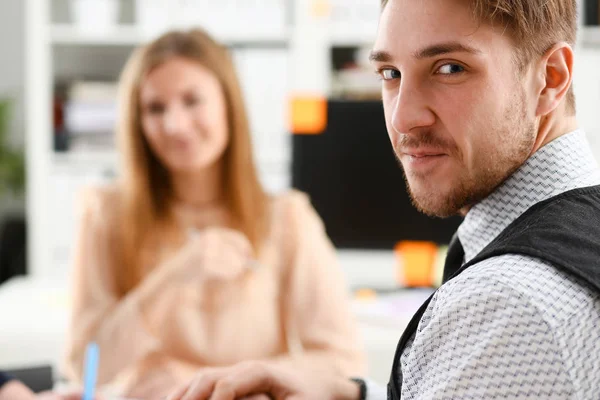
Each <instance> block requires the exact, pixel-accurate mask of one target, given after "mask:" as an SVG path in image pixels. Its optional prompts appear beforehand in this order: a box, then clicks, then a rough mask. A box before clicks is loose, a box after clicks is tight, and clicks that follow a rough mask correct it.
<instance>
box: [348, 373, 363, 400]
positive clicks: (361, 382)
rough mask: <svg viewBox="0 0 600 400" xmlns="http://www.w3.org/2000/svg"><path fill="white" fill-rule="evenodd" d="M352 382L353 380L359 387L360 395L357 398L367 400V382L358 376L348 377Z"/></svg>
mask: <svg viewBox="0 0 600 400" xmlns="http://www.w3.org/2000/svg"><path fill="white" fill-rule="evenodd" d="M350 380H351V381H352V382H355V383H356V384H357V385H358V387H359V389H360V397H359V400H367V384H366V383H365V381H364V380H363V379H360V378H350Z"/></svg>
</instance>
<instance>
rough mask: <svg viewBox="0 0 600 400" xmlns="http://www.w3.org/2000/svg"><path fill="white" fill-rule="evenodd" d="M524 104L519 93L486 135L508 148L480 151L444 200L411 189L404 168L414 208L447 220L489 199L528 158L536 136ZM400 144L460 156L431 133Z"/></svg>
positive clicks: (432, 194)
mask: <svg viewBox="0 0 600 400" xmlns="http://www.w3.org/2000/svg"><path fill="white" fill-rule="evenodd" d="M524 103H525V102H524V95H523V94H521V96H520V97H519V98H518V101H516V102H514V103H513V106H512V107H509V108H508V109H507V110H506V112H505V113H504V118H503V120H502V121H498V123H497V124H496V125H494V126H493V127H492V128H491V129H490V130H489V134H492V135H494V137H496V138H498V140H499V143H509V144H511V145H510V147H499V148H498V147H497V148H494V149H489V150H488V151H487V152H485V153H484V149H480V152H479V153H478V154H479V156H478V157H477V158H476V159H475V160H474V170H473V171H471V174H469V175H465V176H463V177H461V179H460V180H459V181H458V183H457V184H456V185H455V186H454V187H452V188H451V190H450V192H449V193H447V194H446V195H445V196H444V197H440V196H439V195H438V196H436V193H425V194H423V195H422V196H419V195H418V194H417V193H415V192H414V191H413V190H412V188H411V186H410V183H409V180H408V177H407V175H406V171H404V169H403V174H404V181H405V183H406V187H407V189H408V193H409V196H410V198H411V202H412V204H413V206H414V207H415V208H417V209H418V210H419V211H420V212H422V213H424V214H426V215H428V216H431V217H440V218H446V217H451V216H454V215H458V214H460V213H461V211H463V210H468V209H469V208H470V207H472V206H473V205H475V204H477V203H479V202H480V201H482V200H483V199H485V198H486V197H488V196H489V195H490V194H491V193H492V192H493V191H494V190H496V188H497V187H498V186H500V185H501V184H502V183H503V182H504V181H505V180H506V179H507V178H509V177H510V176H511V175H512V174H513V173H514V172H515V171H516V170H517V169H518V168H519V167H521V165H523V163H524V162H525V161H526V160H527V158H528V157H529V155H530V153H531V150H532V148H533V144H534V142H535V137H536V127H535V123H534V121H531V120H528V118H527V114H526V110H525V104H524ZM501 123H502V125H500V124H501ZM399 145H400V146H399V148H402V147H405V146H410V147H411V148H419V147H421V146H435V147H436V148H440V149H444V150H446V151H448V152H449V153H450V155H451V156H452V157H458V159H459V160H460V156H461V154H460V150H459V149H458V148H457V147H456V145H455V144H454V143H448V142H447V141H444V140H443V139H438V138H436V137H435V136H434V134H433V133H431V132H425V133H423V134H419V136H412V135H411V136H406V135H405V136H403V137H402V140H401V143H399Z"/></svg>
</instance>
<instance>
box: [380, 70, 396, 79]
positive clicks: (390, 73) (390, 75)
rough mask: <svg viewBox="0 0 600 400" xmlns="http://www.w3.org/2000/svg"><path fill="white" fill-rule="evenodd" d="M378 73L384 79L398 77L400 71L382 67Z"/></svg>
mask: <svg viewBox="0 0 600 400" xmlns="http://www.w3.org/2000/svg"><path fill="white" fill-rule="evenodd" d="M379 75H381V78H382V79H383V80H384V81H390V80H392V79H398V78H400V71H398V70H397V69H392V68H383V69H381V70H380V71H379Z"/></svg>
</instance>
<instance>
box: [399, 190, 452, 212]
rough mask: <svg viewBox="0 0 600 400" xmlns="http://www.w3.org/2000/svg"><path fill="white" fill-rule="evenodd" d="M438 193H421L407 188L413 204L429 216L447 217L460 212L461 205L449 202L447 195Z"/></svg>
mask: <svg viewBox="0 0 600 400" xmlns="http://www.w3.org/2000/svg"><path fill="white" fill-rule="evenodd" d="M440 193H441V192H438V193H437V196H435V195H432V194H431V193H428V194H422V195H421V194H419V193H414V192H413V191H412V190H409V194H410V198H411V201H412V204H413V206H414V207H415V208H416V209H417V210H419V212H421V213H423V214H425V215H427V216H429V217H437V218H448V217H453V216H455V215H459V214H461V208H462V205H457V204H454V203H452V202H449V201H448V200H449V197H448V196H445V197H443V196H440Z"/></svg>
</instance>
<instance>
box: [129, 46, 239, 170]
mask: <svg viewBox="0 0 600 400" xmlns="http://www.w3.org/2000/svg"><path fill="white" fill-rule="evenodd" d="M140 105H141V119H142V129H143V134H144V136H145V137H146V140H147V141H148V143H149V145H150V148H151V149H152V151H153V153H154V154H155V155H156V157H157V158H158V159H159V160H160V162H161V163H162V164H163V165H164V166H165V167H166V168H167V169H168V170H169V171H170V172H171V173H189V172H197V171H200V170H203V169H206V168H207V167H210V166H211V165H213V164H215V163H216V162H218V161H219V160H220V159H221V157H222V155H223V153H224V151H225V149H226V148H227V145H228V143H229V127H228V126H227V125H228V124H227V107H226V104H225V96H224V93H223V89H222V87H221V84H220V83H219V81H218V80H217V77H216V76H215V75H214V74H213V73H212V72H211V71H209V70H208V69H207V68H205V67H204V66H202V65H201V64H199V63H198V62H195V61H191V60H188V59H185V58H182V57H178V58H173V59H171V60H169V61H166V62H164V63H163V64H161V65H159V66H158V67H156V68H154V69H153V70H152V71H151V72H150V73H149V74H148V75H147V76H146V78H145V79H144V80H143V81H142V85H141V88H140Z"/></svg>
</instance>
